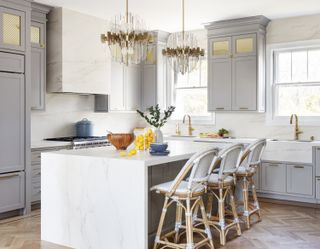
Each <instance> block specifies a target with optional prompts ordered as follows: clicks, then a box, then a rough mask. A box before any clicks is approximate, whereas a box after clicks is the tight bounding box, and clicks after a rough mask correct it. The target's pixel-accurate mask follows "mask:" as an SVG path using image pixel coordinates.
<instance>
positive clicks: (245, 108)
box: [239, 107, 249, 110]
mask: <svg viewBox="0 0 320 249" xmlns="http://www.w3.org/2000/svg"><path fill="white" fill-rule="evenodd" d="M239 109H240V110H248V109H249V108H248V107H239Z"/></svg>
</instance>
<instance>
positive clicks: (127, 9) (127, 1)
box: [126, 0, 129, 24]
mask: <svg viewBox="0 0 320 249" xmlns="http://www.w3.org/2000/svg"><path fill="white" fill-rule="evenodd" d="M126 23H127V24H128V23H129V0H126Z"/></svg>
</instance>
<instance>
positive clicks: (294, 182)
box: [287, 165, 314, 196]
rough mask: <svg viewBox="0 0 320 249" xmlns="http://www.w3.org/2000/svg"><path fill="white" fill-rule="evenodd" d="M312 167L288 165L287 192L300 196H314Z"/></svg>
mask: <svg viewBox="0 0 320 249" xmlns="http://www.w3.org/2000/svg"><path fill="white" fill-rule="evenodd" d="M312 169H313V167H312V166H306V165H287V192H288V193H290V194H298V195H309V196H312V195H313V179H314V178H313V173H312Z"/></svg>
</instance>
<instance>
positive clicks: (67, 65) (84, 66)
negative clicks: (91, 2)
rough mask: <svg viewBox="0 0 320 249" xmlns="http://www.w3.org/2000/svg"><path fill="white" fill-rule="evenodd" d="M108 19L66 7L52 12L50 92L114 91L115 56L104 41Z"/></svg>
mask: <svg viewBox="0 0 320 249" xmlns="http://www.w3.org/2000/svg"><path fill="white" fill-rule="evenodd" d="M107 27H108V26H107V21H105V20H103V19H100V18H97V17H93V16H89V15H86V14H82V13H78V12H75V11H72V10H68V9H65V8H60V7H59V8H54V9H53V10H52V11H51V12H50V14H49V16H48V29H47V42H48V44H47V92H51V93H79V94H101V95H107V94H109V93H110V81H111V76H110V74H111V59H110V58H111V57H110V55H109V49H108V48H107V47H105V46H103V44H102V43H101V42H100V34H101V33H104V32H106V30H107Z"/></svg>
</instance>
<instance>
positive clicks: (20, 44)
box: [0, 7, 26, 51]
mask: <svg viewBox="0 0 320 249" xmlns="http://www.w3.org/2000/svg"><path fill="white" fill-rule="evenodd" d="M25 38H26V13H25V12H24V11H20V10H16V9H11V8H5V7H0V48H2V49H8V50H16V51H25V50H26V40H25Z"/></svg>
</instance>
